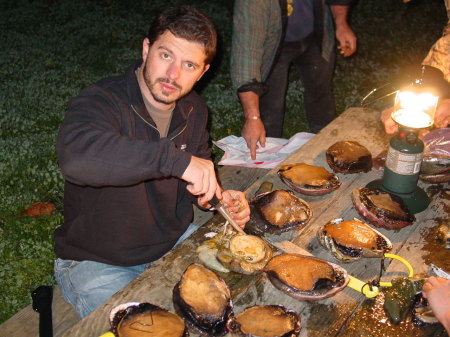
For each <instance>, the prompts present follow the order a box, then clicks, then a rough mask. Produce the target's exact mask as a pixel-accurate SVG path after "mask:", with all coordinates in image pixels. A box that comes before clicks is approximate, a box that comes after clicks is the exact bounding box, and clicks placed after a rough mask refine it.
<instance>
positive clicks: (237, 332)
mask: <svg viewBox="0 0 450 337" xmlns="http://www.w3.org/2000/svg"><path fill="white" fill-rule="evenodd" d="M227 328H228V330H229V331H230V333H232V334H233V336H239V337H249V336H254V337H262V336H264V337H296V336H298V335H299V333H300V330H301V324H300V315H299V314H298V313H296V312H294V311H292V310H287V309H286V308H285V307H283V306H281V305H255V306H252V307H248V308H246V309H244V310H243V311H242V312H241V313H239V314H238V315H236V317H235V318H233V319H230V320H229V321H228V323H227Z"/></svg>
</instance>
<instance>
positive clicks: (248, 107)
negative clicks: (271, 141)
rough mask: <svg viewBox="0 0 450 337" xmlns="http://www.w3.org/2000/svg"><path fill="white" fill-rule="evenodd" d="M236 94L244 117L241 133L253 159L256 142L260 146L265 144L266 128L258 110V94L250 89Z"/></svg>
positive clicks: (254, 157) (256, 146)
mask: <svg viewBox="0 0 450 337" xmlns="http://www.w3.org/2000/svg"><path fill="white" fill-rule="evenodd" d="M238 95H239V99H240V101H241V105H242V109H243V111H244V118H245V123H244V126H243V128H242V131H241V135H242V137H244V139H245V142H246V143H247V147H248V148H249V150H250V157H251V158H252V160H255V159H256V150H257V149H258V148H259V146H258V143H259V145H260V146H262V147H265V146H266V129H265V128H264V124H263V122H262V120H261V115H260V111H259V96H258V95H257V94H256V93H254V92H252V91H246V92H240V93H239V94H238Z"/></svg>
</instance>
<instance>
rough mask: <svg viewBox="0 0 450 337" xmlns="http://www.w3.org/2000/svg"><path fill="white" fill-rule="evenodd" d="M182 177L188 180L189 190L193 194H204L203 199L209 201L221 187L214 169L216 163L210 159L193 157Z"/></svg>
mask: <svg viewBox="0 0 450 337" xmlns="http://www.w3.org/2000/svg"><path fill="white" fill-rule="evenodd" d="M181 179H183V180H184V181H187V182H188V183H189V185H188V186H187V190H188V191H189V192H190V193H191V194H193V195H203V196H202V200H204V201H209V200H211V198H212V197H213V196H214V194H216V191H217V190H219V191H218V196H220V188H219V184H218V183H217V179H216V172H215V171H214V164H213V163H212V161H210V160H206V159H202V158H198V157H195V156H192V157H191V162H190V163H189V165H188V167H187V168H186V170H185V171H184V173H183V175H182V176H181Z"/></svg>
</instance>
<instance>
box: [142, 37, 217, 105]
mask: <svg viewBox="0 0 450 337" xmlns="http://www.w3.org/2000/svg"><path fill="white" fill-rule="evenodd" d="M205 58H206V55H205V49H204V47H203V46H202V45H201V44H199V43H196V42H192V41H188V40H185V39H182V38H178V37H176V36H175V35H173V34H172V33H171V32H170V31H166V32H165V33H164V34H162V35H161V36H160V37H159V38H158V39H157V40H156V41H154V42H153V43H152V44H150V41H149V40H148V39H145V40H144V42H143V45H142V60H143V65H144V68H143V76H144V81H145V83H146V85H147V88H148V90H149V95H148V93H144V94H145V95H146V96H147V97H148V99H149V100H150V103H151V104H153V105H154V106H155V107H156V108H159V109H162V110H165V109H169V108H170V107H171V106H172V105H173V103H175V102H176V101H177V100H178V99H180V98H181V97H183V96H184V95H186V94H187V93H189V92H190V91H191V89H192V87H193V86H194V84H195V83H196V82H197V81H198V80H199V79H200V78H201V77H202V76H203V74H204V73H205V72H206V71H207V70H208V68H209V64H205Z"/></svg>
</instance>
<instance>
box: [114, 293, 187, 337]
mask: <svg viewBox="0 0 450 337" xmlns="http://www.w3.org/2000/svg"><path fill="white" fill-rule="evenodd" d="M109 320H110V324H111V332H112V333H113V334H114V335H115V336H116V337H138V336H147V335H148V336H154V337H186V336H189V333H188V331H187V329H186V326H185V324H184V321H183V320H182V319H181V318H180V317H179V316H178V315H176V314H174V313H172V312H170V311H168V310H166V309H163V308H160V307H158V306H156V305H153V304H151V303H137V302H132V303H124V304H120V305H118V306H117V307H115V308H113V309H112V310H111V313H110V317H109Z"/></svg>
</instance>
